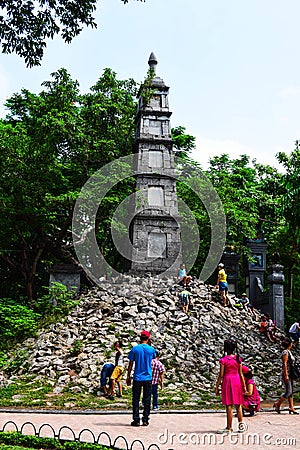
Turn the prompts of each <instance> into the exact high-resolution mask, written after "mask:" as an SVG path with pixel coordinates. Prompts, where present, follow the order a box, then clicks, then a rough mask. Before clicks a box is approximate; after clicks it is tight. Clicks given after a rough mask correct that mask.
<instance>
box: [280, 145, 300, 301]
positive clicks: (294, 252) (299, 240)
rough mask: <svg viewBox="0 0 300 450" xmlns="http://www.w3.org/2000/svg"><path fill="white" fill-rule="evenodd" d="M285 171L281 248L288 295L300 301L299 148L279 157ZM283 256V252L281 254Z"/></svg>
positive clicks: (283, 178)
mask: <svg viewBox="0 0 300 450" xmlns="http://www.w3.org/2000/svg"><path fill="white" fill-rule="evenodd" d="M277 158H278V160H279V162H280V163H281V164H282V165H283V167H284V169H285V174H284V175H283V177H282V188H283V195H282V200H281V203H280V213H281V215H282V218H283V220H284V226H283V227H282V230H281V236H282V242H281V243H280V244H282V245H283V247H282V246H280V247H281V248H284V249H285V252H284V254H283V255H282V256H283V261H282V262H283V264H284V265H285V267H286V269H287V293H288V297H289V298H290V299H293V298H294V297H296V298H297V299H298V301H299V300H300V296H299V288H300V270H299V263H300V211H299V202H300V187H299V179H300V150H299V148H298V146H297V148H296V149H295V150H294V151H292V152H291V154H290V155H289V156H288V155H287V154H286V153H284V152H281V153H279V154H278V156H277ZM281 254H282V252H281Z"/></svg>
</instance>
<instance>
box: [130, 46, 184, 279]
mask: <svg viewBox="0 0 300 450" xmlns="http://www.w3.org/2000/svg"><path fill="white" fill-rule="evenodd" d="M148 64H149V66H150V69H149V72H148V74H149V75H148V77H147V79H146V81H147V83H146V82H145V83H144V84H143V85H142V86H141V89H140V91H139V94H138V110H137V116H136V139H135V144H134V153H136V154H137V160H136V161H137V162H136V164H137V175H136V188H137V191H138V192H137V194H136V196H135V198H136V200H135V206H134V209H135V210H134V217H133V220H132V222H131V229H130V236H131V242H132V258H131V262H130V265H131V267H130V269H131V272H133V273H134V272H151V273H154V274H160V273H162V272H165V271H167V272H168V274H169V275H171V274H174V273H175V271H176V270H177V268H178V267H179V264H180V262H181V260H180V258H181V241H180V225H179V216H178V205H177V194H176V179H175V170H174V153H173V142H172V137H171V125H170V116H171V114H172V113H171V112H170V111H169V101H168V93H169V87H168V86H166V85H165V83H164V81H163V80H162V79H161V78H160V77H158V76H157V75H156V73H155V72H156V65H157V59H156V57H155V55H154V53H151V55H150V58H149V61H148Z"/></svg>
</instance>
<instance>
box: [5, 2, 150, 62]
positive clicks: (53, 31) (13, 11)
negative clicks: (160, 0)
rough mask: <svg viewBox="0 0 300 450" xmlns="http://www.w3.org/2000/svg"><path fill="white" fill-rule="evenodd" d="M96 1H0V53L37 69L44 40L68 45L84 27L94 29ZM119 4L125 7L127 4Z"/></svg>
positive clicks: (45, 43)
mask: <svg viewBox="0 0 300 450" xmlns="http://www.w3.org/2000/svg"><path fill="white" fill-rule="evenodd" d="M97 1H98V0H80V1H74V0H37V1H34V0H2V1H1V8H2V13H1V15H0V44H1V47H2V52H3V53H16V54H17V55H19V56H20V57H21V58H24V60H25V63H26V65H27V66H29V67H32V66H37V65H40V64H41V60H42V57H43V54H44V50H45V48H46V46H47V42H46V41H47V39H53V38H54V37H55V36H56V35H60V36H61V37H62V39H63V40H64V41H65V42H66V43H70V42H71V41H72V39H73V38H74V37H75V36H77V35H78V34H79V33H80V32H81V31H82V29H83V27H84V26H90V27H92V28H96V27H97V24H96V22H95V19H94V17H93V13H94V12H95V10H96V4H97ZM121 1H122V2H123V3H124V4H126V3H128V1H129V0H121ZM138 1H145V0H138Z"/></svg>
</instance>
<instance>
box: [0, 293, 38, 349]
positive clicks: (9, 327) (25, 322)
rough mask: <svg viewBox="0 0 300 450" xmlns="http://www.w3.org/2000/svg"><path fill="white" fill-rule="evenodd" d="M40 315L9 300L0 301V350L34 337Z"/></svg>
mask: <svg viewBox="0 0 300 450" xmlns="http://www.w3.org/2000/svg"><path fill="white" fill-rule="evenodd" d="M39 319H40V314H38V313H36V312H34V311H32V310H31V309H29V308H28V307H27V306H24V305H20V304H17V303H15V302H13V301H12V300H11V299H2V300H1V301H0V342H1V349H5V348H7V346H8V345H11V344H12V343H14V342H18V341H19V340H21V339H25V338H27V337H30V336H34V334H35V332H36V330H37V324H38V321H39Z"/></svg>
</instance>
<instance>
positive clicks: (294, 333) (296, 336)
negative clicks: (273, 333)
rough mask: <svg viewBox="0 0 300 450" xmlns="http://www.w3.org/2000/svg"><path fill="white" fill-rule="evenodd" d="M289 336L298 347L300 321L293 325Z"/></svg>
mask: <svg viewBox="0 0 300 450" xmlns="http://www.w3.org/2000/svg"><path fill="white" fill-rule="evenodd" d="M289 335H290V337H291V338H292V339H293V340H294V341H295V343H296V345H298V344H299V337H300V319H299V320H298V322H295V323H293V325H291V327H290V329H289Z"/></svg>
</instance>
